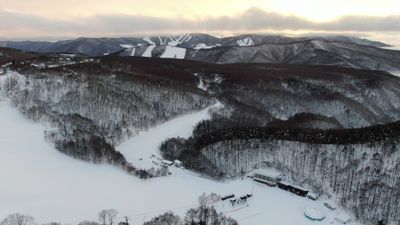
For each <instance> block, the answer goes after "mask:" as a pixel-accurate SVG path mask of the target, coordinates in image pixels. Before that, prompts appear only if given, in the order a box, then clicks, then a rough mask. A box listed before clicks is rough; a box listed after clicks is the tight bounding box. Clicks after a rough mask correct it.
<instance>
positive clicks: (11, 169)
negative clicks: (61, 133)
mask: <svg viewBox="0 0 400 225" xmlns="http://www.w3.org/2000/svg"><path fill="white" fill-rule="evenodd" d="M207 117H208V115H207V113H206V111H205V110H202V111H200V112H198V113H194V114H191V115H186V116H183V117H181V118H178V119H175V120H173V121H170V122H167V123H165V124H163V125H161V126H159V127H156V128H154V129H151V130H150V131H148V133H144V134H142V135H141V136H138V137H136V138H133V139H131V140H128V141H127V142H125V143H123V144H121V145H120V146H119V149H120V150H121V151H123V152H124V153H125V154H126V155H127V158H128V159H136V158H138V157H141V156H143V155H142V154H148V152H147V151H149V152H157V149H156V147H157V146H158V144H159V143H161V141H163V140H162V139H163V138H165V137H169V136H176V135H179V136H188V135H189V134H190V133H189V132H190V130H191V128H192V126H193V125H194V124H195V123H196V122H198V121H199V120H200V119H204V118H207ZM0 124H1V126H0V143H1V148H0V155H1V157H0V164H1V165H2V168H5V169H2V170H0V177H1V180H2V181H1V185H0V202H1V204H0V218H1V219H2V218H4V217H5V216H6V215H8V214H10V213H14V212H21V213H27V214H31V215H33V216H34V217H35V218H36V220H37V221H38V222H40V223H45V222H50V221H59V222H62V223H76V222H79V221H81V220H84V219H90V220H95V219H96V215H97V212H98V211H100V210H102V209H104V208H115V209H117V210H118V211H119V216H120V217H122V216H129V217H130V218H131V219H132V220H131V222H132V224H133V225H137V224H142V223H143V221H145V220H149V219H150V218H151V217H152V216H155V215H158V214H160V213H162V212H164V211H166V210H173V211H175V212H177V213H178V214H181V215H182V214H183V213H184V211H185V209H187V208H190V207H194V206H196V204H197V203H196V201H197V197H198V196H199V195H200V194H201V193H202V192H216V193H219V194H230V193H235V194H237V195H240V194H244V193H250V192H253V193H254V197H252V199H250V201H249V202H248V207H246V206H243V207H237V208H232V207H231V206H230V205H228V204H225V205H224V204H218V205H217V208H218V209H219V210H220V211H223V212H225V213H226V214H227V215H228V216H232V217H233V218H235V219H237V220H238V222H239V223H240V224H242V225H276V224H280V225H293V224H296V225H311V224H321V225H325V224H326V225H327V224H335V223H331V221H332V219H333V217H334V213H333V212H332V211H330V210H328V209H327V208H325V207H324V206H323V201H322V200H321V201H312V200H309V199H307V198H302V197H298V196H295V195H293V194H290V193H288V192H285V191H282V190H280V189H277V188H270V187H267V186H265V185H261V184H256V183H253V182H252V181H251V180H249V179H243V180H242V179H238V180H235V181H231V182H227V183H217V182H214V181H210V180H208V179H205V178H201V177H198V176H197V175H196V174H193V173H192V172H189V171H187V170H183V169H178V168H172V169H171V171H172V172H173V174H172V175H171V176H168V177H162V178H155V179H151V180H140V179H138V178H135V177H132V176H129V175H127V174H126V173H124V172H123V171H120V170H118V169H116V168H114V167H111V166H107V165H94V164H89V163H85V162H82V161H78V160H74V159H72V158H70V157H68V156H66V155H63V154H62V153H60V152H58V151H57V150H55V149H54V148H53V147H52V146H51V144H50V143H48V142H46V140H45V139H44V135H43V132H44V131H45V130H46V128H45V126H43V125H41V124H37V123H33V122H31V121H30V120H28V119H26V118H25V117H23V116H22V114H20V113H19V112H18V111H17V110H16V109H14V108H13V107H11V105H10V103H9V102H7V101H0ZM177 126H179V130H178V131H176V128H177ZM148 140H150V141H148ZM136 149H138V150H139V151H138V152H137V153H138V154H137V155H136V154H135V153H136V151H135V150H136ZM128 152H129V154H128ZM132 161H133V160H132ZM310 207H311V208H316V209H318V210H320V211H322V212H323V213H324V214H325V215H326V216H327V218H326V219H325V220H324V221H322V222H312V221H310V220H308V219H306V218H305V217H304V215H303V213H304V210H305V208H310ZM337 211H340V210H337ZM120 219H121V218H120Z"/></svg>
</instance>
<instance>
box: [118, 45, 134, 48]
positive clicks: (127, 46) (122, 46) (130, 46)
mask: <svg viewBox="0 0 400 225" xmlns="http://www.w3.org/2000/svg"><path fill="white" fill-rule="evenodd" d="M119 46H121V48H133V47H134V46H133V45H131V44H120V45H119Z"/></svg>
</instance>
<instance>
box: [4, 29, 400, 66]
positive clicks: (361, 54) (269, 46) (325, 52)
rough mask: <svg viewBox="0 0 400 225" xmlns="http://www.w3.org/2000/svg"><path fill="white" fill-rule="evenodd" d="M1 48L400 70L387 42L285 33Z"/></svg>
mask: <svg viewBox="0 0 400 225" xmlns="http://www.w3.org/2000/svg"><path fill="white" fill-rule="evenodd" d="M0 46H2V47H9V48H16V49H20V50H24V51H31V52H41V53H73V54H84V55H88V56H104V55H109V54H112V55H119V56H138V57H153V58H177V59H188V60H195V61H202V62H208V63H218V64H222V63H284V64H310V65H335V66H342V67H348V68H357V69H374V70H385V71H400V51H395V50H390V49H387V48H386V47H390V46H389V45H387V44H385V43H382V42H378V41H371V40H367V39H361V38H355V37H347V36H323V37H286V36H280V35H240V36H235V37H225V38H217V37H214V36H211V35H208V34H185V35H180V36H153V37H144V38H78V39H75V40H65V41H58V42H34V41H20V42H13V41H3V42H0Z"/></svg>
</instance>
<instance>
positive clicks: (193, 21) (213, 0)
mask: <svg viewBox="0 0 400 225" xmlns="http://www.w3.org/2000/svg"><path fill="white" fill-rule="evenodd" d="M185 32H207V33H211V34H217V35H223V36H226V35H232V34H238V33H253V32H254V33H284V34H293V35H296V34H304V33H339V34H350V35H357V36H370V37H376V38H378V39H384V41H389V42H392V43H394V42H397V41H398V42H400V41H399V37H400V35H399V34H400V0H379V1H378V0H334V1H332V0H328V1H327V0H196V1H192V0H168V1H166V0H145V1H141V0H63V1H59V0H0V36H1V38H3V39H59V38H72V37H80V36H92V37H93V36H137V35H147V34H167V33H171V34H172V33H185ZM396 44H397V43H396Z"/></svg>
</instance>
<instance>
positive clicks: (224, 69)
mask: <svg viewBox="0 0 400 225" xmlns="http://www.w3.org/2000/svg"><path fill="white" fill-rule="evenodd" d="M192 38H193V37H192ZM160 39H161V38H160ZM142 40H143V42H147V45H143V46H137V47H136V49H135V54H136V52H140V51H144V52H146V51H147V52H150V50H148V48H149V47H150V46H152V49H151V54H153V53H154V51H157V50H158V51H159V54H160V55H163V54H164V55H166V56H179V55H181V54H183V53H182V52H183V50H182V49H185V48H184V47H182V46H179V45H180V44H177V45H176V46H172V45H171V46H170V45H168V46H160V45H157V44H154V43H156V40H155V39H153V38H149V39H147V38H144V39H142ZM166 40H170V41H172V42H174V44H176V43H178V42H182V43H181V44H183V43H185V41H186V42H188V40H189V41H190V37H189V36H185V37H182V38H180V39H171V38H168V39H166ZM241 40H243V39H241ZM252 40H253V43H254V44H255V45H254V46H256V43H257V39H256V38H254V39H252ZM159 41H160V42H161V41H163V43H164V42H165V40H162V39H161V40H159ZM320 42H322V43H320ZM240 43H241V44H243V45H250V44H251V42H250V41H249V40H248V39H246V40H243V41H242V42H240ZM307 43H309V44H311V45H314V46H319V48H325V49H328V50H329V48H335V49H337V48H339V47H340V46H341V45H340V44H338V42H333V43H332V44H331V45H332V46H331V45H326V42H325V41H320V40H312V41H307ZM214 44H216V43H214ZM236 44H237V45H239V43H236ZM265 45H266V44H263V45H262V46H265ZM281 45H284V46H286V45H291V44H290V43H287V44H281ZM336 45H337V46H336ZM352 45H355V46H358V45H357V44H352ZM254 46H242V47H239V46H236V47H230V48H239V49H247V48H253V47H254ZM125 47H128V48H131V46H128V44H127V43H125ZM142 47H143V49H141V48H142ZM162 47H165V48H168V50H167V52H168V54H165V51H164V52H163V51H162V50H163V49H160V48H162ZM219 48H223V47H217V48H214V49H208V50H206V49H204V51H214V50H215V49H219ZM368 48H372V49H375V47H368ZM186 50H187V49H186ZM343 51H344V50H343ZM0 53H1V54H0V63H1V65H0V96H1V99H2V100H5V101H8V102H10V103H11V105H13V106H14V107H15V108H17V109H18V110H19V111H20V112H22V113H23V114H24V115H25V116H26V117H27V118H30V119H31V120H34V121H36V122H39V123H42V124H46V125H47V127H46V128H45V129H44V128H43V130H44V131H45V138H46V139H47V140H48V141H49V142H50V143H53V145H54V147H55V149H57V150H58V151H60V152H62V153H65V154H66V155H69V156H72V157H74V158H77V159H81V160H84V161H89V162H94V163H107V164H111V165H113V166H116V167H118V168H121V169H122V170H123V171H124V172H126V173H127V174H130V175H133V176H135V178H134V179H136V178H137V177H140V178H151V177H157V176H165V175H168V171H167V170H165V169H162V167H161V166H160V167H158V166H155V168H148V166H147V165H149V164H150V165H156V164H157V163H158V164H160V160H161V158H160V157H161V156H163V157H165V158H168V159H170V160H175V159H179V160H181V161H182V162H183V164H184V166H185V167H186V168H188V169H191V170H193V171H195V172H198V173H201V174H204V175H208V176H213V177H215V178H219V179H235V178H237V177H238V176H240V175H242V174H244V173H246V172H248V170H251V169H254V168H258V167H273V168H275V169H278V170H281V171H282V172H284V173H285V174H286V175H287V178H288V179H290V181H291V182H293V183H295V184H297V185H304V186H306V187H307V188H310V190H314V191H315V192H318V193H321V194H324V195H326V196H330V197H331V199H332V200H334V201H337V202H338V203H339V204H340V205H341V206H343V207H344V208H345V209H346V210H348V211H349V212H351V213H353V214H354V215H356V216H357V218H358V219H359V220H360V221H362V222H363V223H365V224H368V225H369V224H376V223H377V221H379V220H384V221H386V222H388V224H390V223H398V222H399V221H400V218H399V216H398V215H400V214H399V209H400V207H399V205H398V204H399V201H397V200H398V198H399V196H400V190H399V189H398V188H396V187H398V181H399V180H400V179H399V174H400V173H398V171H399V168H400V167H399V166H400V164H399V162H398V158H399V151H400V150H399V149H398V147H396V146H398V142H399V138H400V133H399V132H398V130H399V129H398V121H399V120H400V114H399V111H400V100H399V99H400V98H399V97H400V78H398V77H396V76H392V75H391V74H389V73H387V72H383V71H374V70H357V69H350V68H344V67H336V66H315V65H300V64H296V65H293V64H262V63H258V64H208V63H203V62H198V61H189V60H174V59H168V58H169V57H166V58H147V57H121V56H118V55H117V54H111V55H108V56H103V57H96V58H91V57H88V56H85V55H80V54H56V53H51V54H45V53H26V52H24V51H19V50H15V49H4V48H0ZM186 55H187V53H186ZM272 56H274V57H278V58H279V57H283V56H281V55H278V54H273V55H271V57H272ZM215 104H217V105H219V106H223V107H211V106H215ZM208 107H211V108H212V110H211V111H210V112H211V115H210V116H207V117H201V118H200V119H199V120H201V119H204V120H206V121H203V122H201V123H199V124H198V125H197V126H196V128H195V130H194V132H193V134H192V136H191V137H189V135H190V134H187V132H190V131H187V130H186V129H185V130H186V131H187V132H186V135H185V136H184V137H183V138H188V137H189V138H188V139H182V138H177V139H172V140H169V141H166V142H165V143H164V144H162V145H161V150H162V151H161V152H157V150H154V148H155V146H156V145H157V146H158V145H159V144H160V142H159V141H158V142H154V143H151V145H149V146H147V147H143V149H140V150H138V151H137V152H130V151H131V150H130V149H135V145H136V144H138V143H143V140H145V141H144V142H146V140H151V139H152V137H154V136H150V137H148V136H146V135H145V134H144V132H146V131H149V132H151V131H152V129H151V128H154V127H158V128H160V129H163V130H167V131H168V130H170V129H171V128H169V127H167V128H165V127H164V128H163V127H159V125H161V124H164V123H165V122H167V121H170V122H171V120H172V121H174V120H173V119H175V118H181V119H182V121H184V120H183V119H184V118H183V117H182V116H183V115H185V114H190V113H192V112H199V111H200V112H203V111H201V110H203V109H206V108H208ZM202 115H203V114H202ZM196 121H198V120H196ZM171 123H172V122H171ZM174 123H175V124H179V123H178V122H176V121H175V122H174ZM376 125H380V126H378V128H377V127H376ZM182 126H183V125H182ZM171 130H172V129H171ZM189 130H190V129H189ZM4 132H5V131H4V130H3V133H4ZM140 134H143V135H140ZM154 135H156V136H157V137H159V138H158V139H162V138H167V137H173V136H168V135H164V133H157V131H155V134H154ZM161 137H162V138H161ZM130 138H134V139H135V142H133V143H132V145H130V144H126V145H124V144H123V143H129V142H125V141H126V140H128V139H130ZM158 139H157V140H158ZM132 140H133V139H132ZM150 146H151V147H150ZM146 149H151V151H155V152H153V153H151V154H150V156H149V154H147V150H146ZM293 149H295V150H293ZM20 150H21V149H20ZM0 151H5V150H2V149H0ZM132 151H133V150H132ZM149 151H150V150H149ZM136 153H137V154H136ZM0 154H2V152H0ZM21 154H22V153H21ZM152 154H153V155H154V156H152ZM151 157H153V158H151ZM153 160H154V161H155V163H154V164H153V162H152V161H153ZM56 161H57V160H55V162H56ZM328 162H334V163H328ZM13 166H15V165H14V164H13ZM64 166H65V168H68V167H67V166H66V165H64ZM66 170H67V169H66ZM210 171H211V172H210ZM64 172H65V171H64ZM186 172H188V171H186ZM186 172H185V174H184V175H183V176H186V175H187V174H186ZM188 173H189V172H188ZM39 174H40V173H39ZM349 177H351V179H349ZM132 179H133V178H132ZM178 180H179V179H178ZM235 182H239V183H240V181H235ZM129 185H131V184H129ZM135 185H136V184H135ZM190 185H191V184H190ZM190 185H189V186H185V187H188V188H190V187H191V186H190ZM182 189H184V188H182ZM8 190H9V189H8ZM180 190H181V189H180ZM196 190H198V189H196ZM207 190H209V189H207ZM219 190H220V189H219ZM127 193H128V192H127ZM196 195H197V193H196ZM188 196H191V197H192V198H193V195H188ZM349 196H350V197H351V199H350V197H349ZM346 199H349V200H346ZM371 201H373V202H374V204H371ZM109 202H113V201H109ZM257 202H259V203H257V204H261V202H260V201H257ZM50 203H51V201H50ZM50 203H49V204H50ZM105 207H106V206H105ZM110 207H112V206H110ZM257 209H259V208H257ZM253 213H256V212H254V211H253ZM263 218H264V217H263ZM239 219H240V218H239ZM290 222H293V221H292V220H289V221H288V223H287V224H290Z"/></svg>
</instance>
